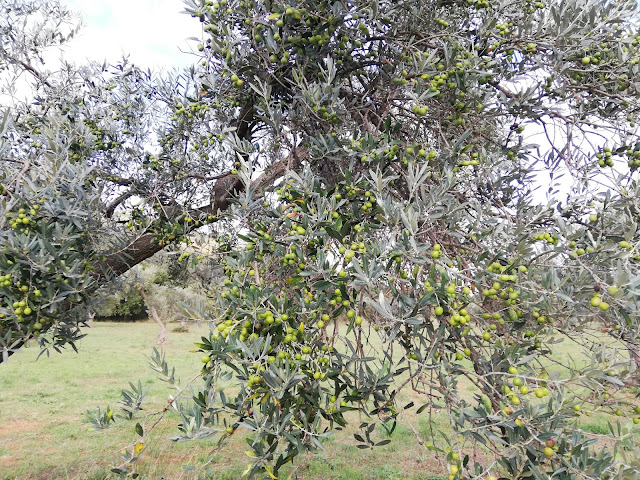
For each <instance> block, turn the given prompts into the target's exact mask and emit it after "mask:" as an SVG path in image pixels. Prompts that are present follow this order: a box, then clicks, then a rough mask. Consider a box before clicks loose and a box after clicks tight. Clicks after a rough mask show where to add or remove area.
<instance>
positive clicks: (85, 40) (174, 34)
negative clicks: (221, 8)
mask: <svg viewBox="0 0 640 480" xmlns="http://www.w3.org/2000/svg"><path fill="white" fill-rule="evenodd" d="M67 4H68V5H69V6H70V7H71V8H72V9H74V10H76V11H77V12H78V13H80V14H81V16H82V18H83V20H84V23H85V26H84V27H83V28H82V30H81V31H80V33H79V34H78V36H77V37H76V38H75V39H73V40H72V41H71V42H70V43H69V45H68V46H67V47H66V48H65V52H64V57H65V58H66V59H68V60H73V61H77V62H83V61H85V60H86V59H91V60H99V61H102V60H104V59H106V60H108V61H111V62H113V61H117V60H118V59H119V58H121V57H122V54H123V53H124V54H129V55H130V58H131V60H132V61H133V62H134V63H136V64H138V65H140V66H144V67H173V66H176V67H184V66H187V65H189V64H191V63H194V62H195V61H196V57H194V56H192V55H189V54H188V53H182V52H181V50H182V51H183V52H188V51H190V48H189V42H187V40H186V39H187V38H188V37H200V33H201V30H200V23H199V22H198V20H197V19H193V18H191V17H190V16H189V15H187V14H184V13H181V12H182V10H183V9H184V8H183V3H182V1H181V0H101V1H100V0H67ZM190 43H191V46H193V43H194V42H193V41H192V42H190Z"/></svg>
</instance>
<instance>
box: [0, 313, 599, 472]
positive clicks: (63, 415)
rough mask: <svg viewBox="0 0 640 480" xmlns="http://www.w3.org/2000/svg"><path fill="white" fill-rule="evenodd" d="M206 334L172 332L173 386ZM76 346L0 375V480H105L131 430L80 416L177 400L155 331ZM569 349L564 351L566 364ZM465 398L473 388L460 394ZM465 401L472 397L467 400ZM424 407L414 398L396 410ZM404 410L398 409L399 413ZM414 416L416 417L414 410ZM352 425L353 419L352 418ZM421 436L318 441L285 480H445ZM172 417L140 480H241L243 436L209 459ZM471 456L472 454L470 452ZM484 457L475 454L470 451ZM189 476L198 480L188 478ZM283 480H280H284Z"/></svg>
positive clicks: (16, 364)
mask: <svg viewBox="0 0 640 480" xmlns="http://www.w3.org/2000/svg"><path fill="white" fill-rule="evenodd" d="M207 332H208V327H207V326H200V327H198V326H196V325H192V326H190V328H189V332H173V331H171V328H170V332H169V336H168V344H167V345H166V346H165V347H164V349H165V352H166V358H167V361H168V362H169V364H170V365H172V366H175V367H176V376H177V377H178V378H181V379H182V380H183V384H184V383H185V382H186V381H188V379H190V378H191V377H192V376H193V375H194V372H197V371H199V369H200V368H201V366H202V364H201V363H200V357H201V354H199V353H189V350H192V349H193V348H194V347H193V342H194V341H197V340H198V339H199V337H200V336H201V335H206V334H207ZM86 333H87V334H88V335H87V336H86V337H85V338H83V339H82V340H81V341H80V342H79V344H78V349H79V352H78V353H75V352H73V351H72V350H69V351H65V352H64V353H63V354H58V353H55V352H53V353H51V356H50V357H49V358H46V357H40V358H39V359H37V360H36V358H37V356H38V353H39V350H38V348H37V347H36V346H32V347H31V348H28V349H26V350H25V351H24V352H22V353H20V354H18V355H16V356H14V357H12V358H11V360H10V361H9V362H8V363H6V364H2V365H0V479H2V480H5V479H20V480H26V479H38V480H40V479H42V480H45V479H47V480H49V479H73V480H76V479H77V480H80V479H83V480H85V479H93V480H98V479H106V478H110V469H111V467H113V466H115V465H116V464H117V463H118V462H119V461H120V460H121V457H120V451H121V449H122V448H123V447H125V446H127V445H130V444H131V443H132V442H134V441H135V440H136V435H135V432H134V424H135V422H127V421H122V420H119V423H118V425H116V426H115V427H114V428H111V429H109V430H102V431H94V430H93V429H92V428H91V425H90V423H89V421H88V419H87V415H86V412H87V410H93V409H95V408H96V407H98V406H99V407H101V408H102V409H104V408H105V407H106V405H107V404H109V405H110V406H111V407H112V408H113V410H114V411H116V412H117V411H118V402H119V400H120V398H121V396H120V391H121V390H122V389H123V388H129V387H128V382H129V381H133V382H134V383H137V381H138V379H140V380H141V381H142V383H143V385H144V386H145V387H148V388H149V395H148V401H147V403H146V407H145V412H147V413H151V412H155V411H157V410H160V409H162V406H163V405H164V404H165V403H166V401H167V398H168V396H169V395H170V394H171V393H175V391H173V390H172V389H171V388H170V387H169V386H168V385H167V384H166V383H164V382H162V381H160V380H159V379H158V378H157V375H156V374H154V373H153V372H152V371H151V369H150V368H149V367H148V357H149V355H150V354H151V351H152V348H153V341H154V339H155V337H156V336H157V324H155V323H153V322H137V323H102V322H100V323H94V326H93V327H92V328H90V329H87V331H86ZM570 351H571V349H566V350H565V351H564V352H565V353H564V354H565V355H568V353H569V352H570ZM460 388H462V389H465V390H467V391H469V392H470V391H471V386H465V385H461V387H460ZM469 396H471V394H470V393H469ZM409 401H414V402H415V403H416V405H420V404H421V403H424V401H422V402H421V399H420V397H419V396H418V395H416V394H407V395H406V396H405V398H403V399H402V402H409ZM402 402H401V403H402ZM413 411H414V412H415V408H414V409H413ZM353 420H357V418H355V417H354V418H353ZM434 421H435V428H436V429H440V430H442V432H443V434H444V435H443V436H442V437H441V438H443V441H444V439H445V438H446V437H447V436H449V435H450V434H451V431H450V430H449V428H448V426H447V419H446V418H445V417H444V415H443V414H436V416H435V417H434ZM409 422H410V425H411V427H412V429H413V430H415V432H416V433H417V434H418V435H420V436H422V437H423V438H424V437H425V436H426V434H427V432H428V430H429V420H428V416H427V415H426V413H423V414H422V415H420V416H416V415H415V413H412V414H409V415H406V416H404V418H402V417H401V421H400V424H399V426H398V428H397V429H396V431H395V433H394V434H393V436H392V437H391V440H392V442H391V443H390V444H388V445H385V446H383V447H379V448H377V449H375V450H373V451H371V450H361V449H358V448H357V447H356V444H357V443H358V442H356V441H355V440H354V438H353V433H354V432H356V428H357V425H358V422H357V421H354V422H353V424H355V426H354V427H350V428H349V429H347V431H342V432H336V434H335V435H333V436H331V437H330V438H329V439H327V441H325V446H326V449H325V451H324V452H321V454H319V455H317V456H309V457H307V458H304V459H302V461H301V462H298V463H297V464H296V465H295V466H294V467H293V468H292V469H289V470H288V471H287V472H286V475H287V476H289V477H290V478H292V479H295V478H297V479H300V480H302V479H304V480H307V479H308V480H320V479H322V480H381V479H388V480H393V479H408V480H426V479H444V478H446V476H445V472H446V462H445V459H444V458H436V456H435V455H434V454H433V452H431V451H429V450H428V449H426V448H425V447H424V446H421V445H420V444H419V443H418V442H417V441H416V436H415V434H414V432H413V431H412V430H411V428H410V427H409ZM177 424H178V417H177V415H175V414H169V415H168V417H167V418H166V419H165V420H164V421H163V422H162V423H161V424H160V426H159V427H158V428H157V429H156V430H154V433H153V434H152V435H151V437H150V438H149V439H148V441H147V446H146V449H145V452H144V453H143V455H142V459H141V462H140V464H139V465H138V471H139V472H140V473H141V474H142V475H144V476H146V477H147V478H149V479H159V478H164V479H165V480H169V479H216V480H225V479H226V480H232V479H237V478H239V477H240V476H241V474H242V471H243V470H244V468H245V467H246V465H247V464H248V458H247V457H246V456H245V455H244V453H243V452H244V451H245V450H246V444H245V443H244V441H243V439H242V435H241V434H238V435H234V439H233V441H232V442H231V444H230V445H228V446H227V447H225V448H224V449H223V450H222V451H221V452H219V453H217V454H215V455H214V456H213V458H212V461H211V462H210V463H209V465H208V466H207V467H202V464H203V463H205V462H206V461H207V460H209V459H210V458H211V452H212V451H213V449H214V442H213V441H210V440H209V441H194V442H182V443H174V442H172V441H171V440H170V437H171V436H174V435H176V434H177V433H178V432H177V429H176V425H177ZM582 426H583V428H584V429H585V430H586V431H591V432H593V433H604V432H606V431H608V427H607V417H604V416H593V417H591V418H588V419H585V421H584V422H583V424H582ZM468 453H469V454H470V455H472V454H473V452H471V451H470V452H468ZM476 454H477V455H478V456H482V452H481V451H476ZM185 466H194V467H196V469H195V470H185V468H184V467H185ZM285 478H286V477H285Z"/></svg>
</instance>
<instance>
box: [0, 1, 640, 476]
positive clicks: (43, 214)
mask: <svg viewBox="0 0 640 480" xmlns="http://www.w3.org/2000/svg"><path fill="white" fill-rule="evenodd" d="M0 5H1V7H2V11H3V15H1V16H0V22H2V24H0V28H1V29H2V32H3V35H2V39H3V40H2V42H3V43H2V45H1V46H0V55H1V58H2V60H3V62H4V63H3V68H4V70H3V75H5V78H9V79H10V80H11V81H13V79H14V78H22V79H24V78H25V76H28V77H29V78H30V82H31V86H32V95H31V96H30V98H29V100H28V101H24V102H18V101H15V97H14V101H12V102H11V103H7V105H6V107H5V109H4V113H3V117H2V118H3V121H2V124H1V128H0V132H1V133H2V138H1V143H0V155H1V158H2V171H1V175H2V177H1V178H2V190H1V192H0V193H1V194H2V197H1V198H2V200H1V201H2V213H3V216H2V220H0V227H1V231H0V238H1V240H2V241H1V244H2V248H1V249H0V270H1V273H2V277H0V284H1V285H2V290H1V291H0V295H1V296H2V301H1V303H0V348H1V349H2V352H3V357H2V360H3V361H7V359H8V358H9V356H10V355H11V354H12V353H13V352H14V351H16V350H17V349H18V348H20V347H21V346H22V345H23V344H24V342H25V341H27V340H28V339H30V338H33V339H35V340H37V341H39V342H40V343H41V345H42V346H43V347H45V348H46V347H49V346H53V347H55V348H59V347H61V346H64V345H65V344H69V343H70V344H72V345H73V342H74V340H75V339H76V338H77V336H78V335H79V329H78V328H79V326H81V325H82V322H83V318H84V310H83V306H85V305H86V304H87V302H88V301H89V299H90V297H91V294H92V293H93V292H94V291H95V289H96V288H97V287H99V286H100V285H103V284H105V283H107V282H109V281H110V279H111V278H113V277H114V276H118V275H120V274H122V273H124V272H126V271H127V270H128V269H130V268H131V267H132V266H133V265H136V264H138V263H140V262H141V261H142V260H144V259H146V258H149V257H150V256H152V255H154V254H155V253H157V252H159V251H160V250H163V249H165V248H173V246H174V245H175V244H177V243H178V242H180V241H188V238H189V233H191V232H193V231H194V230H197V229H199V230H200V231H201V232H204V233H207V234H209V235H211V236H213V237H214V238H216V240H217V245H218V248H217V249H216V251H214V252H211V251H207V252H203V255H202V256H201V257H199V258H197V259H196V258H193V259H191V258H190V257H188V256H183V257H181V258H182V259H183V260H186V261H190V262H197V261H209V262H211V265H212V266H213V265H223V266H224V269H225V274H226V280H225V283H224V285H223V287H224V288H222V289H217V288H216V289H212V295H214V294H215V296H216V301H217V305H218V308H217V309H216V312H215V315H213V314H212V313H211V312H207V311H202V312H197V313H194V315H195V316H197V317H199V318H202V319H206V320H210V321H211V322H212V323H213V327H212V331H211V335H210V337H208V338H203V339H202V340H201V341H200V342H199V343H198V344H197V345H198V348H199V349H200V350H201V351H202V352H203V354H204V358H203V362H204V367H203V371H202V377H203V379H204V385H203V388H202V389H201V390H200V391H199V392H198V393H197V394H196V395H195V396H194V398H193V399H192V401H191V403H190V404H182V405H179V406H178V407H177V408H179V409H180V411H181V415H182V416H183V420H184V421H183V424H182V427H181V438H185V439H187V438H201V437H206V436H214V435H215V436H218V437H219V438H220V441H221V442H224V441H225V440H226V439H227V438H228V437H229V436H230V435H233V433H234V431H235V429H236V428H238V427H243V428H245V429H247V430H249V431H250V432H251V435H250V436H249V437H248V443H249V446H250V452H251V456H252V457H253V458H252V461H253V463H252V465H251V467H250V473H251V474H261V475H265V474H266V475H268V476H269V477H271V478H276V477H277V475H278V471H279V470H280V468H281V467H282V466H283V465H284V464H286V463H287V462H289V461H292V460H294V459H295V458H296V457H297V456H298V455H300V454H302V453H304V452H306V451H315V450H316V449H318V448H320V447H321V443H320V440H321V438H322V436H324V435H326V434H327V432H328V431H329V430H331V429H332V428H334V427H336V426H337V427H339V426H344V425H345V422H346V417H345V414H346V413H347V412H349V411H352V410H355V411H360V412H361V413H363V414H364V415H365V416H366V418H367V420H366V421H365V422H363V423H362V425H361V430H362V434H361V435H357V436H356V440H357V441H358V443H359V446H360V447H362V448H373V447H375V446H376V445H380V444H381V443H382V444H384V443H385V442H386V440H382V441H380V440H379V439H377V437H376V435H377V433H376V422H378V420H375V419H376V418H377V419H379V421H380V423H379V425H384V426H385V427H386V428H388V429H391V428H393V427H392V425H395V421H396V418H397V417H398V416H399V415H402V412H403V411H404V410H405V409H408V408H414V406H405V405H400V404H399V403H398V402H397V398H398V395H399V394H400V392H401V391H402V390H403V389H413V390H415V391H416V392H419V393H420V395H421V396H422V398H423V399H424V405H422V406H417V405H416V406H415V407H418V411H419V412H425V413H424V414H427V413H428V412H430V411H432V410H433V409H444V411H446V412H448V414H449V417H450V421H451V425H452V426H453V428H454V429H455V430H456V431H457V432H458V433H459V438H457V439H449V440H450V442H451V445H449V446H448V447H449V448H450V449H449V450H447V449H446V447H447V446H445V445H442V439H440V440H438V441H435V437H434V439H431V441H428V440H426V439H418V441H421V442H423V443H424V444H425V448H428V449H430V450H432V451H434V452H436V453H438V454H441V455H443V457H445V458H446V459H447V461H448V462H449V472H448V474H450V475H451V476H450V478H491V476H494V477H495V476H502V477H504V478H571V479H573V478H576V479H577V478H607V479H614V478H616V479H623V478H638V477H639V475H640V463H639V461H640V460H639V458H640V455H639V454H638V446H637V444H634V437H633V435H634V434H633V430H632V429H631V427H632V426H633V423H636V424H637V423H638V414H639V413H640V408H639V407H638V406H637V397H634V392H637V391H638V390H637V385H638V379H639V375H640V374H639V370H638V367H639V364H640V322H639V321H638V298H639V297H638V295H639V293H640V291H639V286H640V276H639V275H638V261H639V260H640V251H639V250H638V249H639V248H640V243H639V233H638V231H637V225H638V218H639V214H640V204H639V201H640V200H639V199H640V187H639V186H638V182H637V173H636V171H637V169H638V167H639V166H640V142H639V141H638V135H637V129H636V123H635V122H636V119H637V115H638V110H639V108H640V75H639V71H640V70H639V69H640V67H639V65H638V62H639V59H640V57H639V43H640V35H639V34H638V30H637V25H638V20H639V16H638V11H637V6H636V4H635V2H633V1H615V2H614V1H603V0H563V1H555V0H548V1H544V2H542V1H539V2H534V1H528V0H508V1H507V0H464V1H460V0H448V1H431V0H395V1H385V0H351V1H347V0H342V1H333V0H331V1H330V0H296V1H294V0H287V1H285V0H271V1H267V2H257V1H253V0H218V1H209V0H207V1H196V0H188V1H187V2H186V5H187V7H186V11H187V13H188V14H190V15H192V16H193V17H194V18H195V19H198V20H199V21H200V26H201V29H202V30H201V36H202V43H200V44H199V45H197V47H196V48H194V52H193V53H194V55H196V56H197V58H198V60H197V62H198V63H197V64H196V65H194V66H193V67H192V68H191V69H189V70H187V71H185V72H173V73H171V72H161V73H153V72H148V71H144V70H141V69H139V68H137V67H136V66H134V65H131V64H129V63H128V62H127V61H123V62H121V63H120V64H117V65H114V66H109V67H108V66H106V65H87V66H81V67H80V66H73V65H66V64H63V65H62V66H61V68H59V69H57V70H48V69H47V68H46V65H44V64H43V63H42V62H41V54H42V52H43V49H45V48H48V47H49V46H52V45H56V44H58V43H60V42H64V41H65V40H66V38H67V36H68V35H69V33H61V32H62V31H63V30H64V29H65V28H66V25H67V20H68V18H69V17H68V13H67V12H66V11H65V10H64V9H63V8H62V7H61V6H60V5H58V4H57V3H55V2H47V3H44V4H43V3H42V2H34V3H30V2H25V1H18V0H13V1H11V0H2V1H0ZM5 14H6V15H5ZM194 25H196V26H197V22H194ZM72 33H73V30H70V34H72ZM5 91H7V90H5ZM536 143H538V145H536ZM341 325H342V326H341ZM372 337H379V338H380V340H381V341H382V343H383V345H385V349H384V350H383V351H374V350H372V349H371V347H370V339H371V338H372ZM569 339H570V340H571V341H575V342H578V343H580V344H581V345H582V346H583V348H584V352H585V354H586V355H587V357H585V358H586V360H585V359H576V361H575V362H574V363H572V364H571V365H562V366H561V367H562V368H561V369H559V368H558V366H556V365H555V363H556V361H555V360H554V353H556V352H558V351H559V349H562V345H563V342H567V341H569ZM157 359H158V362H159V363H160V364H162V359H161V358H160V357H158V358H157ZM165 370H166V369H165ZM399 379H400V380H399ZM462 379H464V381H465V382H467V381H468V382H470V383H471V384H472V385H473V393H472V395H463V394H462V392H460V391H459V389H458V388H457V385H458V384H459V382H460V381H461V380H462ZM222 380H227V381H228V380H232V382H233V383H234V385H237V387H238V388H235V389H233V393H228V394H227V395H225V394H224V392H223V390H222V389H221V388H220V382H221V381H222ZM634 385H635V386H636V387H635V388H636V390H634V389H633V388H634ZM593 411H605V412H609V413H610V414H611V415H612V418H613V419H615V421H617V426H616V425H615V424H613V423H612V428H611V434H610V435H608V437H610V440H611V441H606V442H598V441H597V439H594V438H593V437H592V436H590V435H588V434H586V433H584V432H583V431H581V430H580V429H579V422H580V418H581V416H582V415H585V414H588V413H589V412H593ZM616 417H617V419H616ZM612 422H614V420H612ZM139 433H140V432H139ZM142 433H144V432H142ZM474 444H481V445H482V446H483V448H485V449H486V452H487V458H488V459H489V460H487V461H486V462H484V463H483V462H479V461H478V462H471V461H469V456H468V455H465V454H464V452H465V449H466V450H468V449H469V448H470V445H474ZM457 452H462V453H463V454H462V455H459V454H458V453H457ZM138 454H139V451H138V449H134V450H133V451H132V452H130V453H128V454H127V455H128V456H127V460H128V461H129V462H131V461H132V460H134V459H135V458H136V457H137V455H138ZM125 471H127V470H126V469H125V468H124V467H123V468H122V472H125Z"/></svg>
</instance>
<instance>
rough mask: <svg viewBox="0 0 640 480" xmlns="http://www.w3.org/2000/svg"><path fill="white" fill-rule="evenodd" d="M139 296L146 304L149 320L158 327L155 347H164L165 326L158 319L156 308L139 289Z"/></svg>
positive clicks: (141, 289)
mask: <svg viewBox="0 0 640 480" xmlns="http://www.w3.org/2000/svg"><path fill="white" fill-rule="evenodd" d="M140 296H141V297H142V299H143V300H144V303H146V304H147V309H148V310H149V313H150V314H151V318H153V319H154V320H155V322H156V323H157V324H158V325H160V333H159V334H158V336H157V337H156V340H155V343H156V345H164V344H165V343H167V325H166V324H165V323H164V322H163V321H162V320H161V319H160V315H158V311H157V310H156V307H154V306H153V304H152V303H151V302H150V301H149V297H148V296H147V293H146V292H145V291H144V288H140Z"/></svg>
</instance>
